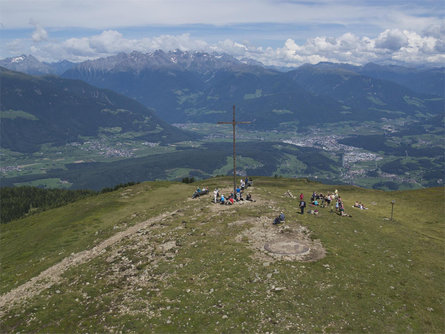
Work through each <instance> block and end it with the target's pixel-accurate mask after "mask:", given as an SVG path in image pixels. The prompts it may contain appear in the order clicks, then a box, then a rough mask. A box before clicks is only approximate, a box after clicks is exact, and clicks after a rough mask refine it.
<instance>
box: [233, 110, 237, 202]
mask: <svg viewBox="0 0 445 334" xmlns="http://www.w3.org/2000/svg"><path fill="white" fill-rule="evenodd" d="M235 125H236V123H235V105H233V196H236V153H235Z"/></svg>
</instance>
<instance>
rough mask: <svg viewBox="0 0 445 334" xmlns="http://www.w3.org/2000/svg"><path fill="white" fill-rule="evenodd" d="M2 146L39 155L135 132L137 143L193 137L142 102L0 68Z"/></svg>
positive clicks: (82, 84) (78, 83) (76, 82)
mask: <svg viewBox="0 0 445 334" xmlns="http://www.w3.org/2000/svg"><path fill="white" fill-rule="evenodd" d="M0 81H1V96H0V101H1V106H0V107H1V110H0V116H1V117H0V120H1V122H0V126H1V132H0V133H1V147H3V148H7V149H10V150H12V151H17V152H33V151H38V150H39V148H40V145H42V144H45V143H48V144H53V145H64V144H66V143H69V142H71V141H76V140H78V139H79V137H80V136H97V135H98V134H99V133H100V132H101V131H102V132H107V131H108V132H110V131H113V132H118V133H125V132H134V133H136V134H137V135H138V137H139V138H141V139H146V140H147V141H154V142H173V141H180V140H186V139H190V138H192V136H191V135H190V134H188V133H186V132H183V131H181V130H179V129H177V128H175V127H173V126H171V125H169V124H167V123H165V122H164V121H162V120H160V119H159V118H158V117H157V116H155V115H154V114H153V112H152V111H151V110H149V109H148V108H146V107H144V106H143V105H142V104H140V103H138V102H136V101H134V100H132V99H130V98H128V97H125V96H123V95H120V94H118V93H115V92H112V91H109V90H104V89H100V88H97V87H93V86H91V85H89V84H87V83H85V82H82V81H79V80H69V79H63V78H59V77H55V76H46V77H34V76H29V75H27V74H23V73H20V72H14V71H10V70H7V69H5V68H0Z"/></svg>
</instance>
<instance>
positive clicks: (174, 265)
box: [0, 178, 445, 333]
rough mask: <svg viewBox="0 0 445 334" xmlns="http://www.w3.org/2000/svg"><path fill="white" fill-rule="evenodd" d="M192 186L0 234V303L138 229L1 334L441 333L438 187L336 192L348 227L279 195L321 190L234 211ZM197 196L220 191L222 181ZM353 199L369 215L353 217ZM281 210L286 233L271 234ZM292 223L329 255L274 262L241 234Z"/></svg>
mask: <svg viewBox="0 0 445 334" xmlns="http://www.w3.org/2000/svg"><path fill="white" fill-rule="evenodd" d="M197 185H198V184H191V185H186V184H178V183H169V182H149V183H142V184H139V185H135V186H133V187H129V188H125V189H120V190H118V191H116V192H112V193H107V194H103V195H100V196H98V197H95V198H91V199H90V198H89V199H85V200H81V201H78V202H75V203H72V204H70V205H68V206H66V207H63V208H58V209H54V210H50V211H47V212H43V213H41V214H37V215H34V216H32V217H28V218H26V219H22V220H17V221H13V222H11V223H9V224H6V225H2V226H0V228H1V231H0V232H1V234H0V236H1V240H0V241H1V242H0V261H1V276H0V277H1V285H0V293H1V294H3V296H1V297H0V305H1V300H2V298H4V296H5V295H4V294H5V293H7V292H9V291H11V290H13V289H14V288H16V287H18V286H19V285H21V284H23V283H25V282H27V281H28V280H29V279H30V278H32V277H34V276H36V275H37V274H39V273H40V272H42V271H44V270H45V269H47V268H49V267H51V266H53V265H54V264H56V263H58V262H59V261H61V260H62V259H64V258H67V257H69V255H70V254H72V253H74V255H73V256H75V254H78V252H81V251H83V250H86V249H91V248H93V247H94V246H98V245H100V244H101V242H103V241H104V240H106V239H107V238H109V237H110V236H112V235H116V234H117V233H120V232H122V231H126V230H128V229H129V228H131V226H137V229H136V230H135V232H134V233H132V234H128V235H126V236H125V237H123V238H121V239H119V240H118V241H117V242H116V243H114V244H110V245H108V246H107V247H105V248H104V249H103V250H102V251H100V252H98V253H97V254H95V255H94V256H92V257H91V259H89V261H84V262H82V263H80V264H78V265H73V266H69V267H67V268H66V270H65V271H63V272H61V273H60V274H61V278H60V279H59V280H57V281H56V282H55V283H54V285H52V286H51V287H49V288H48V289H43V290H42V291H41V292H40V294H34V295H32V296H30V298H28V299H23V300H21V301H20V303H12V304H10V305H7V306H4V307H3V309H0V311H1V312H0V316H1V321H0V324H1V325H0V331H1V332H11V331H25V332H34V331H36V332H107V331H120V330H122V331H126V332H147V331H152V332H215V331H216V332H267V331H269V332H298V331H300V332H302V331H303V332H354V333H355V332H372V333H377V332H391V331H394V332H403V333H405V332H415V333H420V332H422V333H424V332H425V333H426V332H427V333H442V332H444V330H445V328H444V327H445V326H444V319H445V317H444V302H445V301H444V296H445V293H444V292H445V291H444V290H445V288H444V287H445V284H444V283H445V282H444V278H443V277H444V271H445V270H444V261H443V259H444V246H443V245H444V239H445V229H444V227H445V226H444V225H445V222H444V219H443V217H444V206H443V203H444V189H443V188H430V189H423V190H416V191H400V192H383V191H376V190H366V189H361V188H357V187H351V186H339V187H338V188H337V189H338V190H339V192H340V195H341V196H342V198H343V199H344V200H345V204H346V205H345V207H346V212H348V213H350V214H351V215H352V217H351V218H349V217H340V216H338V215H336V214H335V213H330V212H329V209H327V208H321V209H320V214H319V215H318V216H314V215H309V214H306V215H304V216H301V215H299V214H298V213H297V211H298V210H297V200H296V199H293V198H290V197H287V196H283V194H284V193H285V192H286V191H287V190H290V191H291V192H292V193H293V194H294V195H297V194H299V193H300V192H303V193H304V194H305V197H306V198H309V197H310V194H311V193H312V192H313V191H318V192H319V191H322V192H327V191H333V190H334V189H335V187H334V186H330V185H329V186H328V185H323V184H320V183H313V182H308V181H306V180H294V179H293V180H291V179H281V178H278V179H275V178H255V179H254V187H253V188H250V189H249V191H251V193H252V194H253V197H254V198H256V199H257V200H258V201H257V202H256V203H243V204H238V205H234V206H232V207H222V206H219V205H214V204H211V203H210V196H207V197H201V198H199V199H196V200H191V199H190V196H191V194H192V193H193V190H194V188H195V187H196V186H197ZM199 185H201V186H203V185H207V186H209V187H210V189H211V190H212V189H213V188H214V187H215V186H219V187H222V188H223V189H225V190H228V189H230V187H231V179H230V178H214V179H209V180H206V181H203V182H202V183H200V184H199ZM355 200H358V201H362V202H363V203H365V204H366V205H367V206H368V207H369V209H368V210H358V209H355V208H352V207H351V206H352V205H353V203H354V201H355ZM391 200H395V201H396V204H395V206H394V220H393V221H389V220H388V219H387V218H388V217H390V214H391V204H390V202H391ZM281 210H282V211H284V212H285V213H286V223H285V224H284V225H285V226H286V228H285V229H283V227H282V226H281V227H277V226H272V224H271V222H272V219H273V217H275V216H276V215H277V214H278V213H279V211H281ZM161 214H162V215H163V216H162V217H161V218H162V219H161V218H159V219H156V217H159V215H161ZM147 219H152V220H151V221H152V223H150V224H145V225H144V224H143V222H144V221H147ZM138 224H142V225H140V226H141V227H140V228H139V225H138ZM298 225H303V226H305V227H307V228H308V229H309V230H311V231H312V236H311V237H312V238H313V239H319V240H320V241H321V243H322V244H323V246H324V248H325V249H326V257H325V258H323V259H321V260H319V261H316V262H297V261H285V260H279V261H275V260H274V259H273V258H271V257H268V256H267V254H265V253H263V252H258V251H257V250H254V249H253V248H252V239H250V237H246V234H245V233H246V232H248V231H249V230H250V229H252V228H255V227H259V226H263V227H264V231H265V233H266V232H267V233H269V232H270V233H276V235H280V232H279V231H282V232H283V233H287V231H293V230H296V229H297V228H298ZM277 288H278V289H277Z"/></svg>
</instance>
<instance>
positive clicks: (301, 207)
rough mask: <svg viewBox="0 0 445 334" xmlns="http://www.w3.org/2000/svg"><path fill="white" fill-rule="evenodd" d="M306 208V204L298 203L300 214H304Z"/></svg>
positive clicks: (303, 202)
mask: <svg viewBox="0 0 445 334" xmlns="http://www.w3.org/2000/svg"><path fill="white" fill-rule="evenodd" d="M305 207H306V202H305V201H304V200H301V201H300V210H301V214H302V215H303V214H304V208H305Z"/></svg>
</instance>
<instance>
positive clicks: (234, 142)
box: [218, 105, 250, 196]
mask: <svg viewBox="0 0 445 334" xmlns="http://www.w3.org/2000/svg"><path fill="white" fill-rule="evenodd" d="M218 124H232V126H233V196H236V135H235V126H236V125H237V124H250V122H236V120H235V105H233V118H232V122H218Z"/></svg>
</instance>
